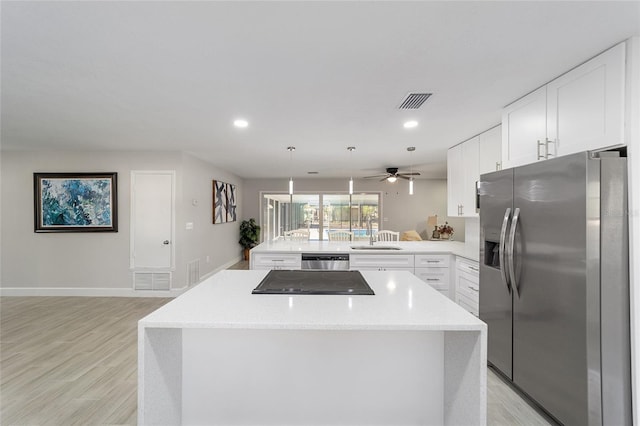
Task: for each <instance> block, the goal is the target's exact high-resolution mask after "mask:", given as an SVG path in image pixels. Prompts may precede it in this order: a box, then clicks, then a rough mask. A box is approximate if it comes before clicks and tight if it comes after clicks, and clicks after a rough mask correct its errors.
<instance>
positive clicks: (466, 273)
mask: <svg viewBox="0 0 640 426" xmlns="http://www.w3.org/2000/svg"><path fill="white" fill-rule="evenodd" d="M455 275H456V299H455V301H456V303H458V304H459V305H460V306H462V307H463V308H465V309H466V310H467V311H469V312H471V313H472V314H473V315H475V316H478V315H479V307H480V306H479V305H480V268H479V267H478V262H474V261H473V260H469V259H465V258H463V257H456V273H455Z"/></svg>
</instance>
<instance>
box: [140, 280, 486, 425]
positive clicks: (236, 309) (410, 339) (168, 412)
mask: <svg viewBox="0 0 640 426" xmlns="http://www.w3.org/2000/svg"><path fill="white" fill-rule="evenodd" d="M267 272H268V271H230V270H227V271H222V272H220V273H218V274H216V275H214V276H212V277H211V278H209V279H207V280H206V281H204V282H202V283H201V284H199V285H198V286H196V287H194V288H193V289H191V290H189V291H188V292H186V293H185V294H183V295H182V296H180V297H178V298H176V299H175V300H173V301H171V302H169V303H168V304H167V305H165V306H163V307H162V308H160V309H158V310H157V311H155V312H153V313H151V314H150V315H148V316H147V317H145V318H143V319H142V320H140V322H139V326H138V351H139V353H138V368H139V370H138V421H139V423H140V424H163V425H167V424H185V425H204V424H206V425H214V424H224V425H230V424H237V425H249V424H260V425H285V424H291V425H294V424H295V425H300V424H305V425H314V424H323V425H329V424H334V425H337V424H341V425H345V424H367V425H376V424H380V425H382V424H385V425H403V424H407V425H408V424H413V425H418V424H419V425H425V424H434V425H484V424H486V325H485V324H484V323H483V322H482V321H480V320H478V319H477V318H475V317H474V316H472V315H471V314H469V313H468V312H466V311H465V310H464V309H462V308H460V307H459V306H458V305H456V304H455V303H453V302H452V301H450V300H448V299H447V298H446V297H444V296H442V295H441V294H439V293H438V292H437V291H436V290H434V289H432V288H430V287H429V286H426V285H424V283H423V282H422V281H421V280H419V279H418V278H416V277H415V276H413V275H412V274H410V273H409V272H404V271H395V272H373V271H363V272H362V275H363V276H364V278H365V279H366V281H367V282H368V284H369V285H370V287H371V288H372V289H373V290H374V291H375V293H376V294H375V295H374V296H365V295H358V296H346V295H294V296H289V295H254V294H251V290H252V289H253V288H255V287H256V286H257V285H258V283H259V282H260V281H261V280H262V278H263V277H264V276H265V275H266V274H267Z"/></svg>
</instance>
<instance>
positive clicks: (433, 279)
mask: <svg viewBox="0 0 640 426" xmlns="http://www.w3.org/2000/svg"><path fill="white" fill-rule="evenodd" d="M427 281H440V278H427Z"/></svg>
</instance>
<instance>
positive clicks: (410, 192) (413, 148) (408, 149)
mask: <svg viewBox="0 0 640 426" xmlns="http://www.w3.org/2000/svg"><path fill="white" fill-rule="evenodd" d="M415 150H416V147H415V146H410V147H408V148H407V151H409V152H413V151H415ZM411 157H413V155H411ZM410 164H411V167H410V169H409V173H410V174H411V175H413V158H412V159H411V163H410ZM409 195H413V176H411V177H409Z"/></svg>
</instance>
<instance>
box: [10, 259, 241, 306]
mask: <svg viewBox="0 0 640 426" xmlns="http://www.w3.org/2000/svg"><path fill="white" fill-rule="evenodd" d="M241 260H242V256H238V257H237V258H235V259H233V260H230V261H229V262H227V263H225V264H224V265H221V266H219V267H217V268H216V269H214V270H213V271H211V272H209V273H208V274H206V275H204V276H202V277H200V281H199V282H198V284H199V283H201V282H202V281H204V280H206V279H207V278H209V277H211V276H212V275H214V274H216V273H218V272H220V271H222V270H224V269H227V268H228V267H229V266H232V265H235V264H236V263H238V262H239V261H241ZM196 285H197V284H196ZM187 290H189V288H188V287H182V288H172V289H171V290H169V291H166V290H165V291H162V290H134V289H132V288H89V287H0V297H2V296H7V297H11V296H85V297H178V296H180V295H181V294H182V293H184V292H185V291H187Z"/></svg>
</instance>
